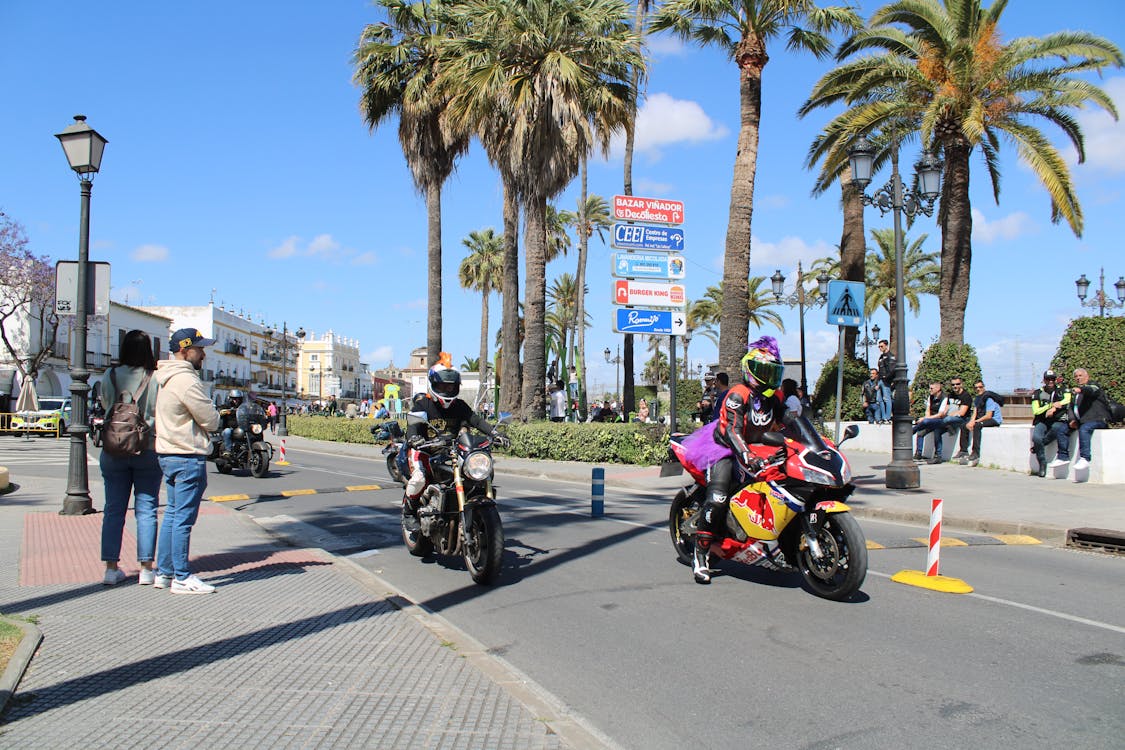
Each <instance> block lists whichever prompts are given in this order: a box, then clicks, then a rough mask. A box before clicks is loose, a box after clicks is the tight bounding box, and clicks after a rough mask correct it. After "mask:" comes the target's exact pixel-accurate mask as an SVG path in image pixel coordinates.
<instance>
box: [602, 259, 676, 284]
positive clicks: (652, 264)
mask: <svg viewBox="0 0 1125 750" xmlns="http://www.w3.org/2000/svg"><path fill="white" fill-rule="evenodd" d="M613 275H614V276H616V277H618V278H621V279H625V278H629V279H682V278H683V277H684V256H682V255H668V254H666V253H614V254H613Z"/></svg>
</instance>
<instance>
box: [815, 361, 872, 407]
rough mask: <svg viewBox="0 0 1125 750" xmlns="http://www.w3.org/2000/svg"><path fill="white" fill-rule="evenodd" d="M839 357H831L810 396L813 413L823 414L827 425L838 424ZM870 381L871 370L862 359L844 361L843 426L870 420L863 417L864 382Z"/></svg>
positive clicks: (822, 369)
mask: <svg viewBox="0 0 1125 750" xmlns="http://www.w3.org/2000/svg"><path fill="white" fill-rule="evenodd" d="M839 362H840V359H839V356H835V357H832V358H831V359H830V360H828V361H827V362H825V363H824V367H823V368H821V371H820V377H818V378H817V379H816V386H815V388H814V389H813V392H812V394H811V398H812V404H813V410H814V411H815V410H816V409H820V410H821V416H822V417H823V418H824V422H825V424H827V423H829V422H835V421H836V368H837V366H838V365H839ZM870 377H871V370H870V368H868V366H867V365H866V364H865V363H864V362H863V360H861V359H856V358H855V357H850V356H846V355H845V357H844V398H843V403H842V405H841V408H840V421H841V422H856V421H862V420H865V419H867V417H866V416H865V415H864V413H863V381H865V380H867V379H869V378H870Z"/></svg>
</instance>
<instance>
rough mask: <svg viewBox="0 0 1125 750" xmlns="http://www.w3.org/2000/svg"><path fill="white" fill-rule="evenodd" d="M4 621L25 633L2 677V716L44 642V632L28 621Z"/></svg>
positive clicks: (0, 686) (0, 683)
mask: <svg viewBox="0 0 1125 750" xmlns="http://www.w3.org/2000/svg"><path fill="white" fill-rule="evenodd" d="M3 619H4V621H5V622H9V623H11V624H12V625H15V626H16V627H18V628H20V629H21V630H22V631H23V638H21V639H20V643H19V645H18V646H16V650H15V652H13V653H12V658H11V660H10V661H9V662H8V667H7V668H6V669H5V670H4V674H3V675H0V714H2V713H3V712H4V711H5V710H6V709H7V708H8V701H10V700H11V699H12V696H13V695H15V694H16V687H17V686H18V685H19V684H20V680H21V679H23V673H24V672H26V671H27V667H28V665H29V664H31V658H32V657H33V656H35V652H36V651H37V650H38V648H39V644H40V643H41V642H42V641H43V632H42V631H41V630H39V628H38V627H37V626H36V625H35V624H33V623H30V622H27V621H26V620H13V619H10V618H7V617H5V618H3Z"/></svg>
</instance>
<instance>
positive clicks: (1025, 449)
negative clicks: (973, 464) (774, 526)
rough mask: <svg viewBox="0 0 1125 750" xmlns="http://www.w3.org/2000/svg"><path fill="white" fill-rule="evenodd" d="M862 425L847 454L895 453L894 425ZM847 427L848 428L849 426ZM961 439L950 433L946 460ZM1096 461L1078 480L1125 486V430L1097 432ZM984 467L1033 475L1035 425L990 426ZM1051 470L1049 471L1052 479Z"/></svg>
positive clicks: (928, 447)
mask: <svg viewBox="0 0 1125 750" xmlns="http://www.w3.org/2000/svg"><path fill="white" fill-rule="evenodd" d="M854 424H857V425H859V436H858V437H856V438H855V439H853V440H849V441H848V442H847V443H846V444H845V445H844V449H845V451H848V450H860V451H867V452H870V453H886V454H887V456H888V458H889V457H890V454H891V426H890V425H874V424H867V423H866V422H856V423H854ZM845 426H846V425H845ZM958 440H959V438H958V436H957V435H949V434H948V433H947V434H946V435H945V437H944V438H943V439H942V457H943V458H944V459H945V460H947V461H948V460H949V458H950V456H952V455H953V454H954V453H956V452H957V450H958V444H959V443H958ZM932 441H933V436H932V435H927V436H926V441H925V446H924V449H923V454H924V455H926V456H929V455H930V454H931V453H932V452H933V442H932ZM910 452H911V454H913V453H914V438H913V436H911V442H910ZM1046 454H1047V460H1048V461H1051V460H1053V459H1054V458H1055V454H1056V450H1055V446H1054V444H1051V445H1049V446H1047V448H1046ZM1092 456H1093V460H1092V461H1091V462H1090V468H1089V469H1087V470H1085V471H1081V472H1078V478H1079V480H1082V481H1089V482H1093V483H1096V484H1125V461H1123V460H1122V457H1125V430H1096V431H1095V432H1094V440H1093V446H1092ZM1070 459H1071V463H1072V464H1073V462H1074V461H1077V460H1078V433H1077V432H1074V433H1072V434H1071V436H1070ZM980 465H981V466H986V467H990V468H997V469H1008V470H1010V471H1019V472H1030V471H1032V470H1033V469H1035V468H1036V467H1037V466H1038V464H1037V463H1036V461H1035V454H1033V453H1032V452H1031V425H1028V424H1018V425H1008V424H1002V425H1000V426H999V427H986V428H985V429H984V431H983V432H982V433H981V451H980ZM1051 474H1052V472H1051V470H1050V469H1048V470H1047V476H1048V477H1050V476H1051ZM1074 474H1075V470H1074V468H1073V467H1066V468H1060V469H1057V470H1056V471H1055V478H1057V479H1068V478H1072V477H1073V476H1074Z"/></svg>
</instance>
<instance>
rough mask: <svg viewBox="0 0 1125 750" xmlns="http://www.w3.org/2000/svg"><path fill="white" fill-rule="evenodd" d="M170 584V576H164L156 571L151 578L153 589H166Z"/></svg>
mask: <svg viewBox="0 0 1125 750" xmlns="http://www.w3.org/2000/svg"><path fill="white" fill-rule="evenodd" d="M171 585H172V576H165V575H161V574H160V573H157V574H156V576H155V577H154V578H153V579H152V587H153V588H154V589H166V588H168V587H169V586H171Z"/></svg>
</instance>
